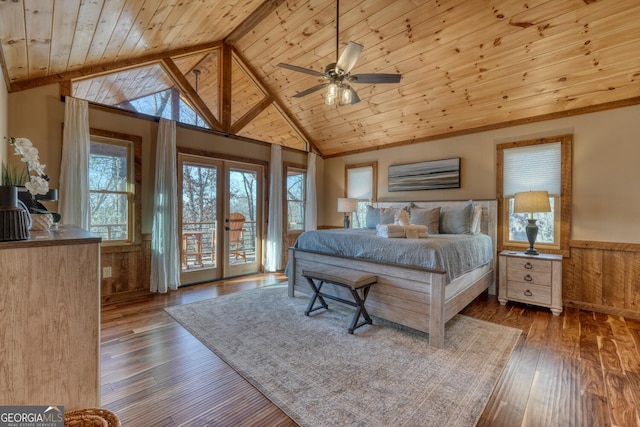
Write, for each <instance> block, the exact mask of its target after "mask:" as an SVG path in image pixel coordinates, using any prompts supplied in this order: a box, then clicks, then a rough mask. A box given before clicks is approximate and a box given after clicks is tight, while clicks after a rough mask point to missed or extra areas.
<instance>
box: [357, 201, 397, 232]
mask: <svg viewBox="0 0 640 427" xmlns="http://www.w3.org/2000/svg"><path fill="white" fill-rule="evenodd" d="M399 210H400V209H397V208H374V207H373V206H367V216H366V217H365V221H364V223H365V227H367V228H371V229H375V228H376V226H377V225H378V224H393V222H394V221H395V214H396V212H398V211H399Z"/></svg>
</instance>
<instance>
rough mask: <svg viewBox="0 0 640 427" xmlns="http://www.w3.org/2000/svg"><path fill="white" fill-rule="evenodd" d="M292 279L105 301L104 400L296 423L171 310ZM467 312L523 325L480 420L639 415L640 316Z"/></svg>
mask: <svg viewBox="0 0 640 427" xmlns="http://www.w3.org/2000/svg"><path fill="white" fill-rule="evenodd" d="M284 279H285V277H284V276H282V275H278V274H266V275H256V276H249V277H244V278H239V279H233V280H228V281H222V282H216V283H214V284H206V285H197V286H191V287H186V288H183V289H180V290H178V291H175V292H172V293H169V294H162V295H160V294H159V295H153V296H150V297H144V298H139V299H136V300H134V301H127V302H118V303H112V304H109V305H105V306H103V308H102V337H101V341H102V349H101V353H102V406H103V407H105V408H107V409H110V410H112V411H114V412H115V413H116V414H118V416H119V417H120V419H121V421H122V424H123V426H125V427H130V426H134V427H146V426H153V427H155V426H179V425H184V426H294V425H295V423H294V422H293V421H292V420H291V419H290V418H289V417H287V416H286V414H284V413H283V412H282V411H281V410H280V409H279V408H278V407H276V406H275V405H274V404H272V403H271V402H270V401H269V400H268V399H267V398H265V397H264V396H263V395H262V394H261V393H260V392H259V391H257V390H256V389H255V388H253V387H252V386H251V385H250V384H249V383H247V382H246V381H245V380H244V379H243V378H242V377H241V376H240V375H238V374H237V373H236V372H235V371H234V370H233V369H231V368H230V367H229V366H228V365H227V364H226V363H224V362H223V361H221V360H220V359H219V358H218V357H217V356H216V355H215V354H213V353H212V352H211V351H210V350H208V349H207V348H206V347H205V346H203V345H202V344H201V343H200V342H199V341H198V340H196V339H195V338H194V337H193V336H192V335H191V334H189V333H188V332H187V331H186V330H185V329H184V328H182V327H181V326H180V325H179V324H177V323H176V322H175V321H174V320H173V319H172V318H171V317H169V315H167V314H166V313H165V312H164V310H163V309H164V307H167V306H171V305H178V304H187V303H190V302H194V301H199V300H202V299H207V298H214V297H217V296H220V295H224V294H228V293H232V292H237V291H242V290H246V289H252V288H255V287H260V286H264V285H269V284H273V283H276V282H278V281H280V280H284ZM462 314H465V315H467V316H471V317H474V318H477V319H482V320H486V321H490V322H494V323H499V324H503V325H507V326H511V327H515V328H519V329H522V330H523V334H522V336H521V338H520V341H519V342H518V344H517V346H516V349H515V350H514V352H513V354H512V356H511V359H510V360H509V363H508V364H507V366H506V368H505V371H504V372H503V374H502V376H501V378H500V380H499V382H498V384H497V385H496V388H495V390H494V392H493V394H492V395H491V397H490V399H489V402H488V404H487V407H486V408H485V410H484V412H483V414H482V416H481V419H480V421H479V423H478V425H479V426H518V425H527V426H583V425H584V426H639V425H640V411H639V410H638V407H639V406H640V352H639V349H640V322H639V321H636V320H632V319H625V318H622V317H616V316H609V315H605V314H599V313H594V312H588V311H582V310H577V309H571V308H565V311H564V312H563V313H562V315H561V316H559V317H556V316H552V315H551V313H550V312H549V311H548V310H546V309H541V308H535V307H528V306H524V305H519V304H514V303H509V304H508V305H506V306H501V305H499V304H498V302H497V298H496V297H495V296H489V295H486V294H483V295H481V296H480V297H478V298H477V299H476V300H475V301H473V302H472V303H471V304H470V305H469V306H468V307H467V308H466V309H465V310H464V311H463V312H462ZM427 424H428V423H427V422H426V423H425V425H427Z"/></svg>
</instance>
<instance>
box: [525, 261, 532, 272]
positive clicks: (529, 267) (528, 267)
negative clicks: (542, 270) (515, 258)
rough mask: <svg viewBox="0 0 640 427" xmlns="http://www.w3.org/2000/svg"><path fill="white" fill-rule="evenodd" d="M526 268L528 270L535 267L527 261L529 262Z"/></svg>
mask: <svg viewBox="0 0 640 427" xmlns="http://www.w3.org/2000/svg"><path fill="white" fill-rule="evenodd" d="M524 268H526V269H527V270H531V269H533V265H532V264H531V263H530V262H528V261H527V263H526V264H525V265H524Z"/></svg>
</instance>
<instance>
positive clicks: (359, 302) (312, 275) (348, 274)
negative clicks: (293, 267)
mask: <svg viewBox="0 0 640 427" xmlns="http://www.w3.org/2000/svg"><path fill="white" fill-rule="evenodd" d="M302 275H303V276H304V277H305V278H306V279H307V282H309V286H310V287H311V290H312V291H313V296H312V297H311V301H309V305H308V306H307V309H306V310H305V312H304V315H305V316H308V315H309V313H311V312H314V311H316V310H320V309H322V308H324V309H328V308H329V306H328V305H327V303H326V301H325V300H324V299H325V298H329V299H332V300H334V301H339V302H341V303H343V304H347V305H350V306H352V307H356V309H357V310H356V312H355V314H354V315H353V320H352V321H351V325H350V326H349V333H350V334H353V331H354V330H355V329H358V328H359V327H360V326H363V325H371V324H372V321H371V317H370V316H369V313H368V312H367V309H366V308H365V307H364V303H365V301H366V300H367V295H368V294H369V288H371V285H374V284H375V283H376V282H377V281H378V277H377V276H375V275H373V274H366V273H360V272H357V271H353V270H347V269H344V268H337V267H332V268H331V270H329V271H319V270H313V269H304V270H302ZM314 280H317V281H318V285H316V283H315V282H314ZM325 283H332V284H334V285H338V286H342V287H344V288H347V289H348V290H349V291H350V292H351V296H352V297H353V301H349V300H346V299H344V298H341V297H338V296H335V295H330V294H327V293H324V292H322V285H324V284H325ZM359 290H362V296H361V295H360V293H358V291H359ZM316 300H318V301H320V306H318V307H316V308H314V307H313V306H314V305H315V303H316ZM361 315H362V317H364V320H363V321H362V322H361V323H360V324H358V320H360V316H361Z"/></svg>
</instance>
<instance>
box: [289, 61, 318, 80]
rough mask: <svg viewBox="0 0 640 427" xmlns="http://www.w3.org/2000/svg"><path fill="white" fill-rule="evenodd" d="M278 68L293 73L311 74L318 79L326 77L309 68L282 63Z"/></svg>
mask: <svg viewBox="0 0 640 427" xmlns="http://www.w3.org/2000/svg"><path fill="white" fill-rule="evenodd" d="M278 67H280V68H286V69H288V70H291V71H297V72H299V73H305V74H311V75H312V76H316V77H324V74H322V73H321V72H319V71H316V70H310V69H309V68H302V67H298V66H297V65H290V64H283V63H282V62H281V63H279V64H278Z"/></svg>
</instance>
